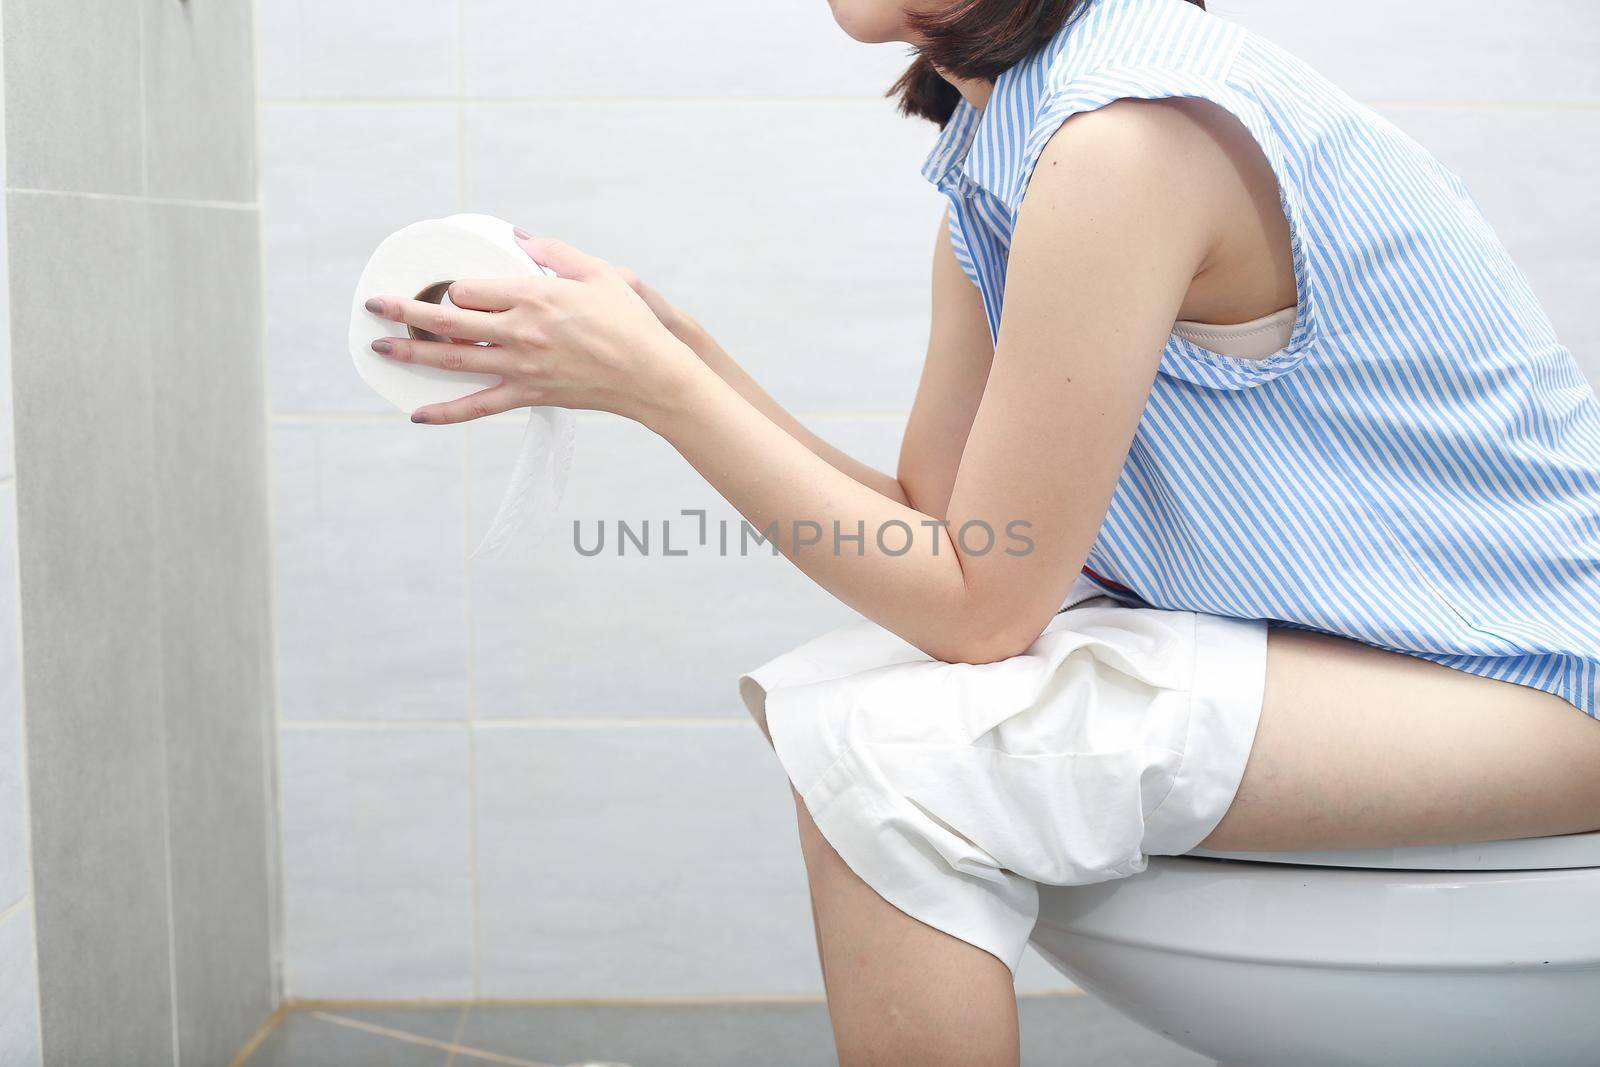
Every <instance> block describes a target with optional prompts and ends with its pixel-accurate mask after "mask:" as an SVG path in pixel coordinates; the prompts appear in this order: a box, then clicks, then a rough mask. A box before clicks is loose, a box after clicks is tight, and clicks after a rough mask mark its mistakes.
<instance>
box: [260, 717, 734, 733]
mask: <svg viewBox="0 0 1600 1067" xmlns="http://www.w3.org/2000/svg"><path fill="white" fill-rule="evenodd" d="M746 725H753V724H752V723H751V721H750V717H749V716H748V715H718V716H710V715H708V716H704V717H689V716H671V715H662V716H658V717H654V718H652V717H650V716H602V715H596V716H569V717H556V716H551V717H548V718H525V719H477V720H469V719H409V720H407V719H284V720H282V721H281V722H280V723H279V728H280V729H282V730H284V731H286V732H291V733H293V732H296V731H304V732H307V733H310V732H315V731H319V730H326V731H333V730H441V729H449V728H452V727H455V728H459V729H462V730H466V731H468V732H469V733H470V732H476V731H479V730H501V729H520V728H527V727H534V728H537V727H596V728H606V727H613V726H746Z"/></svg>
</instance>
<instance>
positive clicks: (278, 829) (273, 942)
mask: <svg viewBox="0 0 1600 1067" xmlns="http://www.w3.org/2000/svg"><path fill="white" fill-rule="evenodd" d="M251 15H252V19H251V27H250V30H251V50H252V53H253V59H254V62H255V85H256V95H255V101H254V104H255V106H254V112H255V114H254V118H255V143H256V167H255V178H256V186H255V197H256V203H257V204H261V203H262V202H263V196H262V192H263V184H264V183H263V178H262V173H263V170H264V168H263V167H262V160H263V159H264V158H265V157H266V144H265V139H264V137H263V134H262V127H263V125H264V123H263V121H262V120H263V108H262V106H261V99H262V98H261V77H262V75H261V72H262V62H261V54H262V46H261V42H262V34H261V5H260V4H259V3H258V4H254V5H252V8H251ZM264 221H265V212H261V213H259V214H258V215H257V218H256V286H257V293H256V298H257V300H258V302H259V305H260V309H261V324H260V327H261V328H260V337H259V340H260V343H261V407H262V420H263V426H262V435H263V438H264V441H263V449H264V455H263V457H262V459H263V462H262V468H263V469H262V477H264V478H265V479H266V485H265V487H264V489H263V491H264V492H265V494H266V501H265V506H264V509H263V511H264V514H263V519H264V521H265V522H266V524H267V529H266V542H267V654H268V663H267V672H266V681H267V684H268V686H269V687H270V690H269V695H268V700H267V707H266V708H265V709H264V714H263V716H262V718H263V719H264V720H265V721H264V722H263V724H262V726H263V733H264V737H263V741H264V743H265V744H266V746H267V751H266V752H265V753H264V755H265V757H266V758H265V759H264V760H263V765H262V768H261V803H262V811H263V813H264V814H265V815H266V817H267V818H268V819H270V820H271V824H272V825H271V827H270V832H269V833H268V834H267V840H266V842H265V844H266V850H267V872H268V874H267V877H268V879H269V882H270V884H269V885H268V887H267V891H268V894H269V897H268V900H267V924H268V938H269V944H268V945H267V988H268V989H269V990H270V991H271V997H272V1002H273V1005H274V1007H275V1009H276V1010H278V1011H281V1010H282V1005H283V1001H284V999H285V993H286V990H285V988H284V986H285V976H284V947H283V942H284V938H285V936H286V933H287V929H286V926H287V924H286V923H285V921H284V920H285V915H286V909H285V903H284V901H285V898H286V897H287V896H288V886H287V884H286V881H285V878H284V873H283V864H284V856H285V854H286V849H285V838H284V829H283V791H282V789H281V787H280V768H279V759H280V755H281V753H280V749H281V746H280V744H279V741H280V740H281V737H282V729H281V718H282V714H283V709H282V707H281V706H280V700H279V694H278V654H279V650H278V533H277V523H276V521H275V516H276V512H277V503H276V500H275V499H274V495H275V494H274V492H273V447H272V444H273V442H272V437H273V422H274V420H273V416H272V349H271V346H270V345H269V344H268V339H267V314H266V311H267V252H266V237H265V228H264V225H263V223H264ZM263 1040H265V1035H263Z"/></svg>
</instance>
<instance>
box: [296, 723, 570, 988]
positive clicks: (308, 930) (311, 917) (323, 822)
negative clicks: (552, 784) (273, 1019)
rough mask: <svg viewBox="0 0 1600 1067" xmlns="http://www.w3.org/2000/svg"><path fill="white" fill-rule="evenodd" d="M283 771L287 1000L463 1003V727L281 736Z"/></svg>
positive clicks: (468, 913)
mask: <svg viewBox="0 0 1600 1067" xmlns="http://www.w3.org/2000/svg"><path fill="white" fill-rule="evenodd" d="M279 761H280V763H279V766H280V770H281V775H282V810H283V827H284V835H283V846H284V854H283V872H284V917H285V929H284V954H285V965H284V966H285V973H284V984H285V993H286V995H288V996H291V997H299V998H310V997H372V998H399V997H405V998H411V997H468V996H471V995H472V992H473V989H472V899H471V898H472V870H471V863H472V860H471V853H470V846H469V841H470V839H471V827H470V825H469V823H470V814H469V801H468V797H469V795H470V785H469V780H468V779H469V771H468V766H469V755H468V738H467V732H466V729H465V727H387V728H382V727H380V728H367V727H353V728H305V727H295V726H289V727H286V728H285V729H284V730H283V732H282V734H281V737H280V746H279ZM524 816H525V817H526V818H529V819H530V820H531V821H533V822H540V821H542V816H540V815H539V813H537V812H525V813H524Z"/></svg>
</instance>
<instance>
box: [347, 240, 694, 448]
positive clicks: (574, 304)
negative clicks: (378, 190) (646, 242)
mask: <svg viewBox="0 0 1600 1067" xmlns="http://www.w3.org/2000/svg"><path fill="white" fill-rule="evenodd" d="M517 242H518V243H519V244H520V245H521V246H522V248H523V249H524V251H526V252H527V253H528V255H529V257H530V258H532V259H533V261H534V262H536V263H539V264H541V265H543V266H546V267H549V268H550V269H551V270H554V271H555V272H556V274H557V275H558V277H554V278H551V277H527V278H484V279H464V280H461V281H456V282H452V283H451V285H450V288H449V294H450V302H451V303H452V304H454V305H455V306H454V307H446V306H442V305H439V304H430V303H427V302H425V301H420V300H413V299H408V298H405V297H399V296H390V295H377V296H374V297H373V298H372V299H371V300H369V301H368V302H367V309H368V310H369V311H371V312H372V313H373V314H375V315H382V316H383V317H385V318H388V319H392V320H393V321H395V322H400V323H405V324H406V325H408V326H413V327H416V328H417V329H419V330H423V331H426V332H428V333H430V334H433V335H435V336H436V337H439V338H450V339H451V340H422V339H417V338H411V337H402V336H394V337H384V338H380V339H379V340H377V341H374V342H373V343H372V349H373V351H375V352H377V353H378V354H379V355H381V356H384V357H386V358H388V359H393V360H396V361H398V362H402V363H419V364H422V365H424V366H430V367H442V368H444V369H445V370H458V371H474V372H477V373H483V374H497V375H499V376H500V379H501V381H500V383H499V384H498V385H493V386H490V387H489V388H487V389H482V390H479V391H478V392H476V393H473V394H471V395H470V396H465V397H462V398H461V399H459V400H453V401H450V402H448V403H444V404H429V405H427V406H425V407H421V408H418V409H417V410H416V411H415V412H413V413H412V416H411V421H413V422H425V423H455V422H466V421H468V420H470V419H477V418H482V417H483V416H485V415H493V414H495V413H497V412H501V411H509V410H511V409H512V408H518V407H527V406H534V405H538V406H542V405H552V406H556V407H565V408H583V409H590V410H596V411H609V412H613V413H614V414H618V415H622V416H624V417H626V418H630V419H634V420H636V421H638V422H641V423H644V424H646V425H649V424H650V422H651V420H652V418H653V416H654V415H655V414H656V413H657V412H658V411H659V410H660V408H661V407H662V406H663V405H665V404H667V403H669V402H670V399H671V397H672V396H673V395H674V394H675V393H676V392H677V390H678V389H679V388H680V386H681V384H682V383H683V382H684V381H685V380H686V379H688V378H690V377H691V376H692V375H693V374H694V373H696V372H699V373H704V367H703V365H702V364H701V362H700V359H699V358H698V357H697V356H696V355H695V354H694V353H693V352H691V351H690V350H689V349H688V348H687V347H686V346H685V345H684V344H683V342H682V341H680V340H678V339H677V338H676V337H674V336H673V334H672V333H671V331H670V330H669V329H668V328H667V327H666V326H665V325H664V324H663V323H662V321H661V319H660V318H659V317H658V315H657V313H656V312H655V311H654V310H653V309H652V308H651V306H650V305H649V304H648V303H647V302H646V298H645V297H644V296H641V295H640V293H639V292H638V291H637V290H635V289H634V288H633V286H631V285H630V284H629V281H628V280H627V279H626V278H625V277H624V275H623V273H622V272H620V271H618V270H617V269H616V268H614V267H612V266H611V265H610V264H609V263H606V262H605V261H604V260H600V259H596V258H595V257H593V256H589V255H585V254H584V253H582V252H580V251H578V250H577V249H575V248H573V247H571V246H570V245H567V244H563V243H562V242H560V241H555V240H550V239H546V238H534V237H527V236H524V235H523V234H522V233H521V231H518V233H517ZM651 292H653V290H651ZM662 303H663V304H665V301H662Z"/></svg>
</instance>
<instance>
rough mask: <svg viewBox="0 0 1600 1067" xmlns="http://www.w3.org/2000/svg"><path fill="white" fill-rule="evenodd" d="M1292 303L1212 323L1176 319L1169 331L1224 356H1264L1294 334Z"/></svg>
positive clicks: (1279, 347)
mask: <svg viewBox="0 0 1600 1067" xmlns="http://www.w3.org/2000/svg"><path fill="white" fill-rule="evenodd" d="M1296 310H1297V309H1296V308H1295V307H1292V306H1291V307H1286V308H1284V309H1282V310H1281V311H1274V312H1273V313H1272V314H1270V315H1263V316H1261V318H1259V319H1251V320H1250V321H1249V322H1238V323H1229V324H1224V325H1213V324H1211V323H1205V322H1195V321H1193V320H1191V319H1179V320H1178V321H1177V322H1175V323H1173V324H1172V332H1173V333H1175V334H1177V335H1178V336H1179V337H1182V338H1184V339H1185V340H1187V341H1191V342H1193V343H1194V344H1197V345H1199V346H1200V347H1201V348H1208V349H1210V350H1211V351H1213V352H1217V353H1220V354H1221V355H1224V356H1237V357H1239V358H1240V359H1265V358H1266V357H1267V356H1270V355H1272V354H1273V353H1274V352H1277V351H1278V350H1279V349H1282V348H1284V347H1285V346H1287V345H1288V343H1289V338H1290V337H1291V336H1293V334H1294V320H1295V313H1296Z"/></svg>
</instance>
